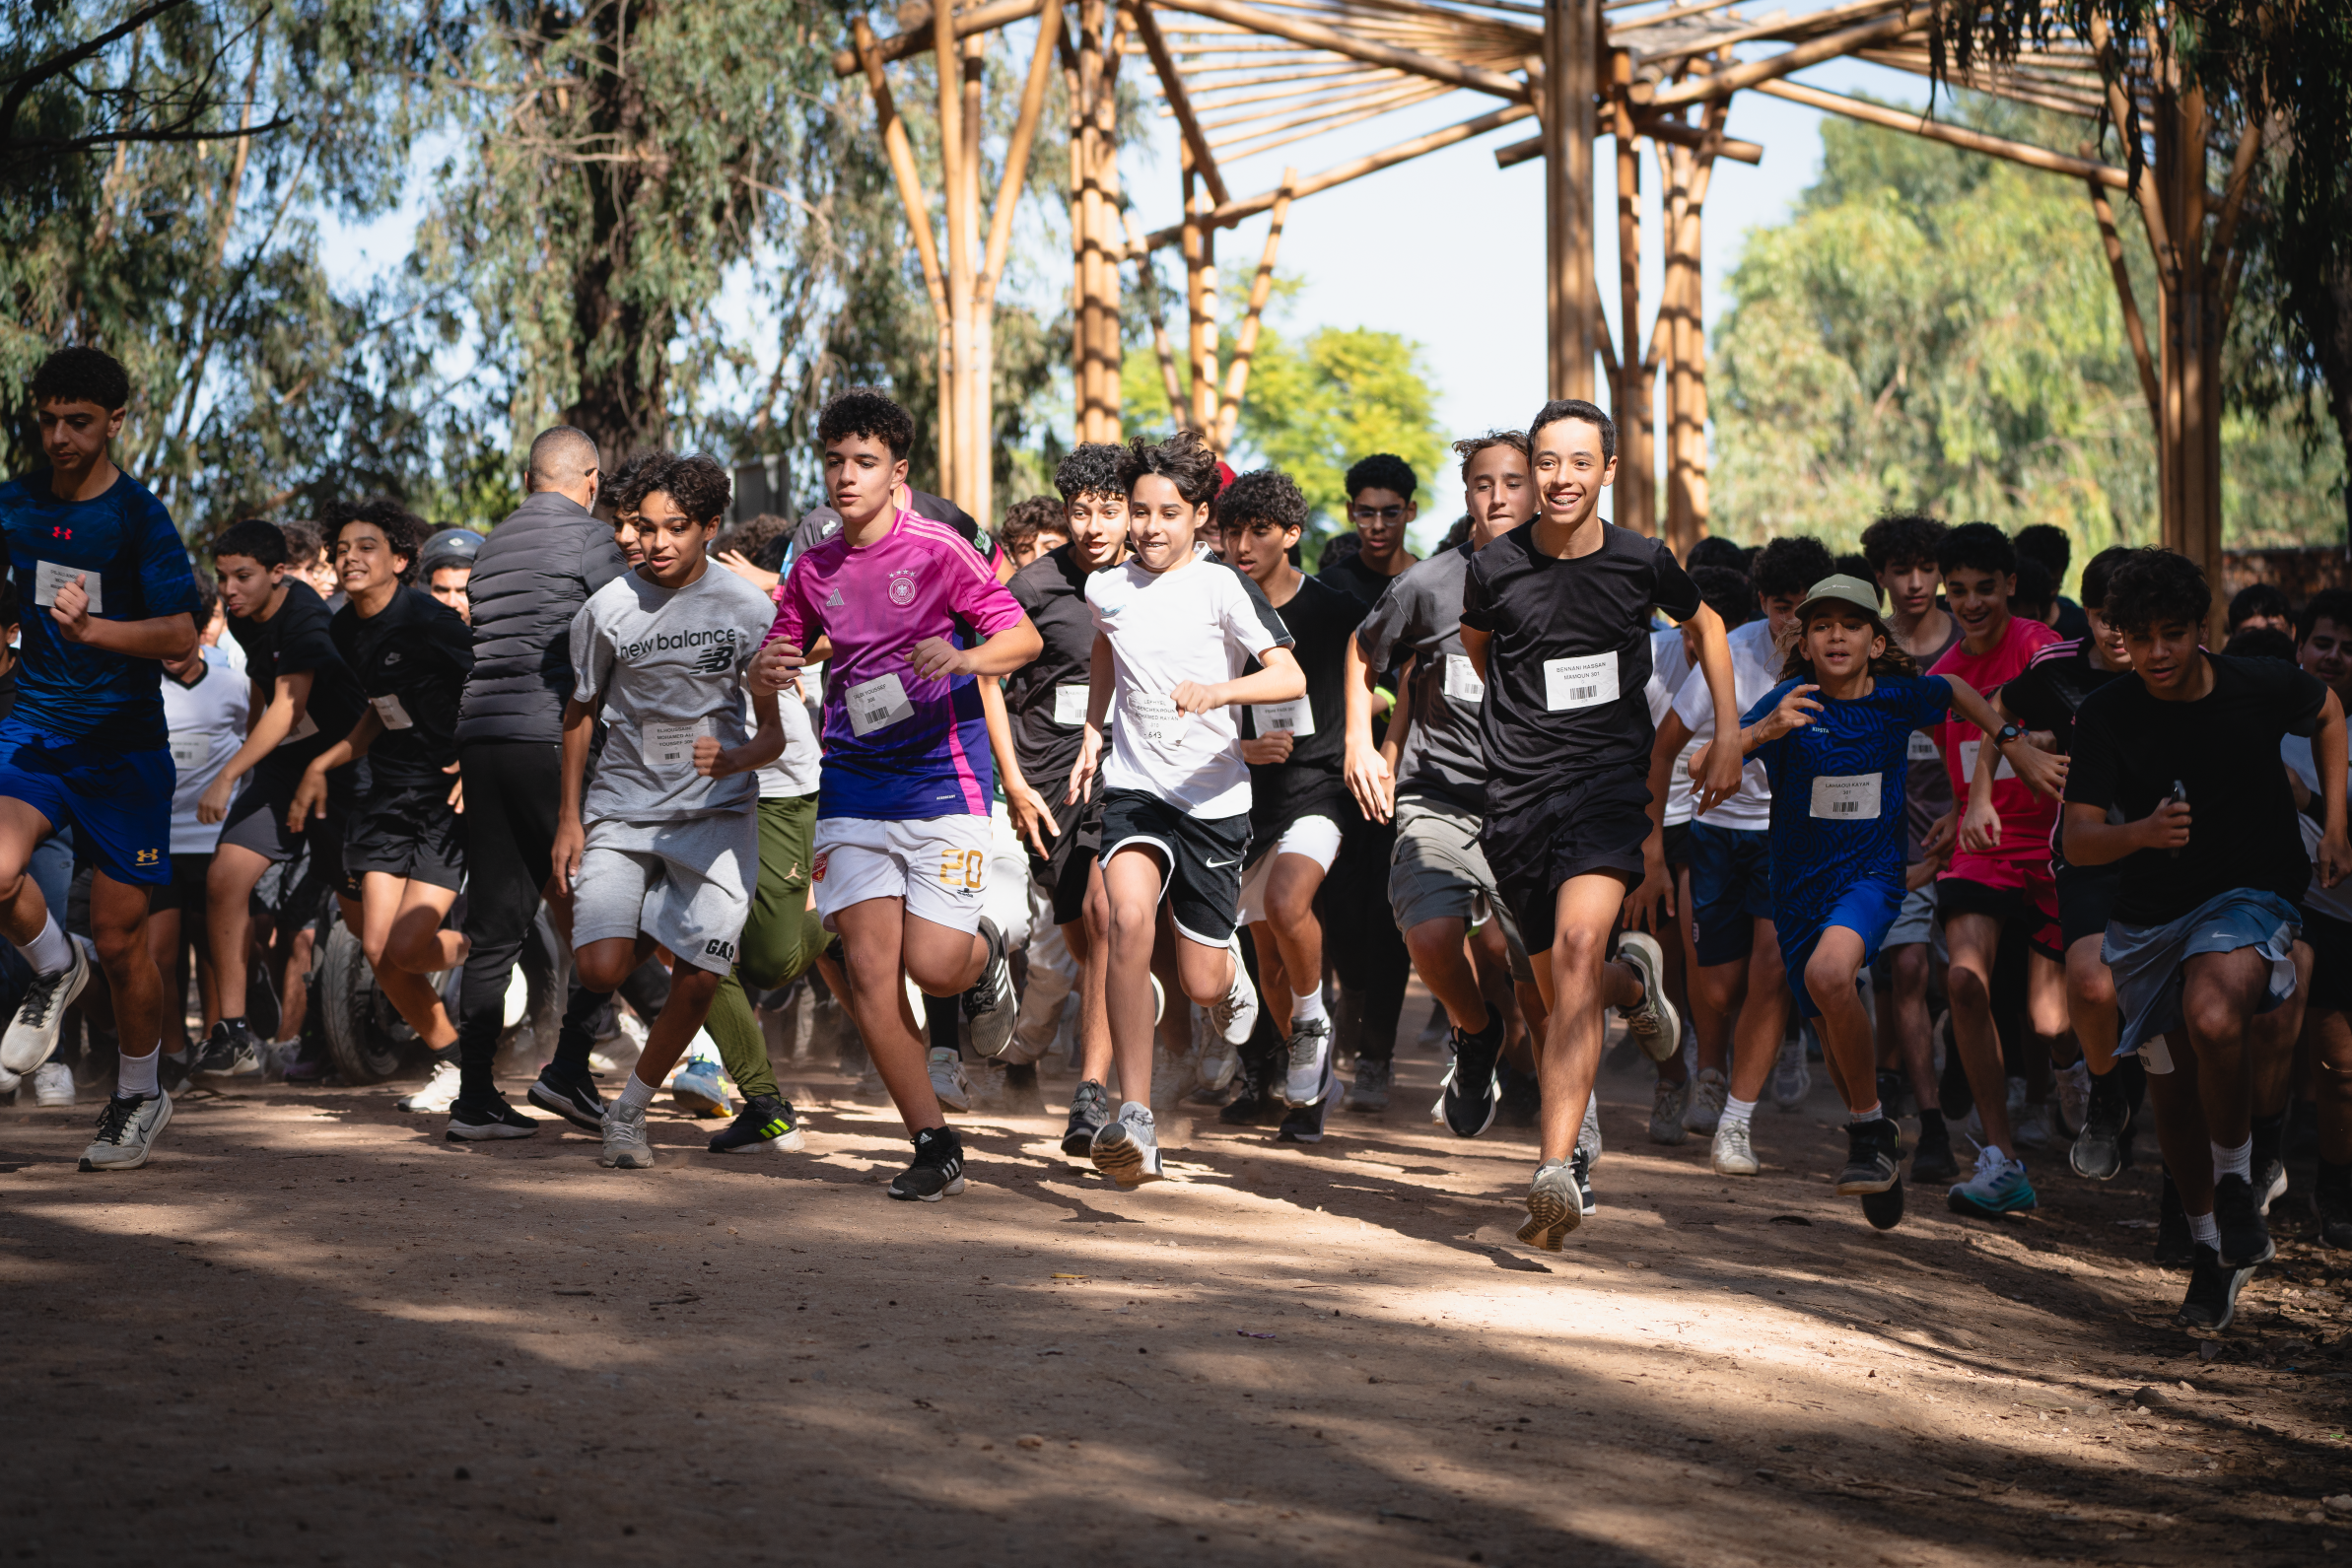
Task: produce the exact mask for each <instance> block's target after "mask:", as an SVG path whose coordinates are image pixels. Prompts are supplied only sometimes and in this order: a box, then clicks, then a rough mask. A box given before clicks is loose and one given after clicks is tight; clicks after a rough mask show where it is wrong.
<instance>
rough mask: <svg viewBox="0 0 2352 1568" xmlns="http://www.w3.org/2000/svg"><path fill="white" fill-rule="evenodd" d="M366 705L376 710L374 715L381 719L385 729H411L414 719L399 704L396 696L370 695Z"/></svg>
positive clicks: (414, 724)
mask: <svg viewBox="0 0 2352 1568" xmlns="http://www.w3.org/2000/svg"><path fill="white" fill-rule="evenodd" d="M368 705H369V706H370V707H371V708H374V709H375V710H376V716H377V717H378V718H380V719H382V720H383V727H384V728H386V729H412V728H414V727H415V726H416V720H415V719H413V718H411V717H409V716H408V710H407V709H405V708H403V707H401V706H400V699H399V698H397V697H371V698H369V699H368Z"/></svg>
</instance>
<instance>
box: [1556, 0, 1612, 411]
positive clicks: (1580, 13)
mask: <svg viewBox="0 0 2352 1568" xmlns="http://www.w3.org/2000/svg"><path fill="white" fill-rule="evenodd" d="M1600 43H1601V8H1600V0H1547V3H1546V5H1545V7H1544V103H1543V108H1544V114H1543V128H1544V217H1545V230H1546V234H1545V239H1546V245H1545V250H1546V264H1545V274H1546V277H1545V304H1546V311H1545V315H1546V320H1547V326H1548V332H1547V342H1548V348H1549V359H1550V368H1549V371H1548V374H1547V377H1546V378H1547V383H1548V386H1549V392H1548V395H1549V396H1552V397H1581V398H1590V397H1591V396H1592V395H1593V356H1594V354H1595V352H1596V351H1597V349H1598V344H1597V342H1596V339H1597V338H1599V336H1600V335H1601V334H1600V331H1599V330H1598V327H1597V323H1596V322H1595V319H1594V309H1593V307H1594V305H1595V304H1596V303H1597V302H1598V301H1599V299H1600V292H1599V289H1598V287H1597V285H1596V283H1595V281H1594V278H1593V141H1594V137H1595V132H1596V131H1597V129H1598V121H1597V116H1596V114H1595V110H1594V94H1595V93H1596V91H1597V90H1598V89H1599V87H1600V82H1599V68H1600V65H1601V60H1600Z"/></svg>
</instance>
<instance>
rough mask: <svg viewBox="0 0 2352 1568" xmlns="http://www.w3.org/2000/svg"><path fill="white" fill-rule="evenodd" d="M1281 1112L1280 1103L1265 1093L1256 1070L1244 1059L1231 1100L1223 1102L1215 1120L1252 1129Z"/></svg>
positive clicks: (1264, 1087)
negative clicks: (1222, 1106)
mask: <svg viewBox="0 0 2352 1568" xmlns="http://www.w3.org/2000/svg"><path fill="white" fill-rule="evenodd" d="M1283 1110H1284V1107H1283V1105H1282V1102H1281V1101H1280V1100H1278V1099H1276V1098H1275V1097H1274V1096H1273V1095H1271V1094H1269V1093H1267V1092H1266V1085H1265V1084H1264V1083H1263V1082H1262V1081H1260V1079H1259V1076H1258V1070H1257V1068H1256V1067H1254V1066H1252V1065H1251V1064H1250V1061H1249V1058H1248V1057H1243V1058H1242V1063H1241V1074H1240V1076H1239V1077H1237V1078H1236V1079H1235V1080H1234V1089H1233V1098H1232V1099H1230V1100H1227V1101H1226V1102H1225V1105H1224V1109H1223V1110H1221V1111H1219V1112H1217V1114H1216V1119H1217V1120H1218V1121H1219V1122H1222V1123H1223V1124H1224V1125H1227V1126H1229V1127H1254V1126H1261V1125H1264V1124H1265V1123H1266V1122H1267V1121H1268V1120H1269V1119H1270V1118H1273V1117H1276V1116H1279V1115H1280V1114H1281V1113H1282V1111H1283Z"/></svg>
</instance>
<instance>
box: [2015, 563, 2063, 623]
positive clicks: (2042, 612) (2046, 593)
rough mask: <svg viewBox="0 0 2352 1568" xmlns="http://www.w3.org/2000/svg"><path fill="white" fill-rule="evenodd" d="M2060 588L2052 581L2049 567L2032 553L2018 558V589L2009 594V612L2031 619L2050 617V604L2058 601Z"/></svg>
mask: <svg viewBox="0 0 2352 1568" xmlns="http://www.w3.org/2000/svg"><path fill="white" fill-rule="evenodd" d="M2057 595H2058V590H2057V588H2056V587H2055V586H2054V585H2053V584H2052V583H2051V582H2050V577H2049V568H2048V567H2045V566H2043V565H2042V564H2041V562H2039V561H2037V560H2035V559H2034V558H2033V557H2032V556H2030V555H2021V556H2019V557H2018V558H2017V591H2016V592H2015V593H2012V594H2010V595H2009V613H2010V614H2011V615H2021V616H2023V617H2025V618H2026V619H2027V620H2029V621H2041V620H2046V619H2048V617H2049V610H2050V606H2051V605H2052V604H2054V603H2056V602H2057Z"/></svg>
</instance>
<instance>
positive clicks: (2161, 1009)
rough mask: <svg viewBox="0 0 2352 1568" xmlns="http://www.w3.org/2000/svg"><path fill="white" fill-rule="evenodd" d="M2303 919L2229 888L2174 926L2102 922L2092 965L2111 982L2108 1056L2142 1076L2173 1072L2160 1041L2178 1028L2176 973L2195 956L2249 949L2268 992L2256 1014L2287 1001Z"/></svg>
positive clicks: (2264, 896)
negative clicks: (2113, 1035) (2117, 1025)
mask: <svg viewBox="0 0 2352 1568" xmlns="http://www.w3.org/2000/svg"><path fill="white" fill-rule="evenodd" d="M2302 930H2303V917H2302V916H2301V915H2300V914H2298V913H2297V912H2296V909H2295V906H2294V905H2292V904H2289V903H2288V902H2287V901H2286V900H2285V899H2283V898H2280V897H2279V896H2278V895H2277V894H2276V893H2265V892H2262V891H2260V890H2258V889H2255V888H2234V889H2232V890H2231V891H2229V892H2227V893H2220V894H2216V895H2215V896H2214V897H2212V898H2209V899H2207V900H2206V901H2205V902H2204V903H2202V904H2200V905H2198V906H2197V907H2196V908H2195V909H2193V910H2190V911H2189V912H2188V913H2187V914H2186V915H2183V916H2181V917H2180V918H2179V920H2169V921H2167V922H2166V923H2164V924H2162V925H2126V924H2124V923H2123V922H2122V921H2121V920H2110V921H2108V922H2107V937H2106V939H2105V940H2103V941H2102V942H2101V943H2100V944H2099V957H2100V960H2101V961H2102V962H2103V963H2105V964H2106V965H2107V967H2108V973H2110V975H2112V976H2113V977H2114V981H2115V1009H2116V1011H2117V1012H2118V1013H2120V1014H2121V1021H2122V1026H2123V1027H2122V1030H2121V1031H2120V1034H2121V1038H2120V1039H2118V1040H2117V1041H2116V1043H2115V1055H2116V1056H2118V1057H2128V1056H2132V1055H2134V1054H2135V1053H2136V1054H2137V1055H2138V1056H2139V1057H2140V1058H2141V1060H2143V1061H2144V1062H2146V1064H2147V1067H2148V1070H2149V1071H2150V1072H2170V1071H2172V1070H2173V1054H2172V1051H2171V1050H2170V1049H2169V1048H2168V1047H2167V1046H2166V1045H2165V1041H2164V1037H2165V1036H2166V1035H2168V1034H2170V1033H2172V1032H2173V1031H2174V1030H2176V1029H2179V1028H2180V1027H2181V1026H2182V1019H2181V1012H2180V991H2181V986H2182V979H2183V970H2184V968H2185V966H2186V965H2187V963H2188V961H2189V960H2190V959H2192V958H2195V957H2196V956H2197V955H2199V954H2200V953H2234V952H2237V951H2238V950H2239V949H2240V948H2246V947H2250V948H2252V949H2253V950H2254V951H2255V952H2257V953H2259V954H2260V955H2261V956H2262V958H2263V960H2264V961H2265V962H2266V963H2267V964H2268V965H2269V971H2270V972H2269V975H2268V985H2267V986H2266V987H2265V989H2264V991H2263V995H2262V1000H2261V1002H2260V1003H2259V1004H2258V1005H2257V1006H2256V1007H2255V1008H2254V1011H2255V1012H2257V1013H2266V1012H2269V1011H2270V1010H2271V1009H2272V1008H2274V1007H2278V1006H2280V1005H2282V1004H2284V1003H2285V1002H2286V1001H2288V1000H2289V999H2290V998H2292V997H2293V996H2294V994H2295V957H2294V953H2295V939H2296V937H2297V936H2299V935H2300V934H2302Z"/></svg>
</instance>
